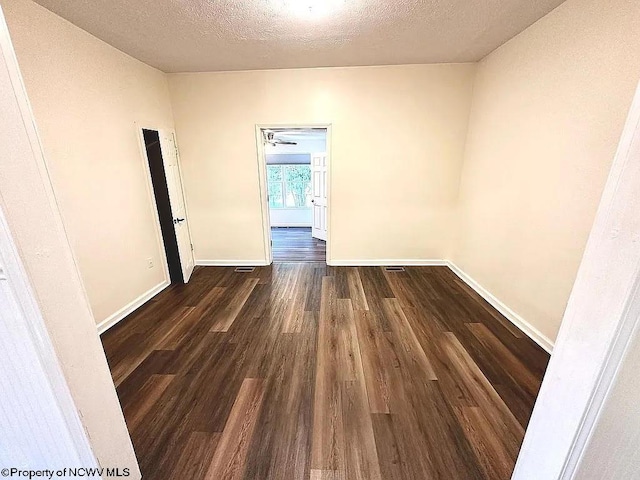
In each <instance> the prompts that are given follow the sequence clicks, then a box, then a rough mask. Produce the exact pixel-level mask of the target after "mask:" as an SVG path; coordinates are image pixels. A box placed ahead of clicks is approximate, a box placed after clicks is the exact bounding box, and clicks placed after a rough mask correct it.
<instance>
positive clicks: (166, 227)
mask: <svg viewBox="0 0 640 480" xmlns="http://www.w3.org/2000/svg"><path fill="white" fill-rule="evenodd" d="M142 139H143V141H144V148H145V153H146V158H147V162H148V165H149V174H150V180H151V186H152V190H153V197H154V200H155V202H154V203H155V205H156V209H157V212H158V221H159V224H160V232H161V234H162V235H161V236H162V243H163V246H164V251H165V256H166V260H167V270H168V275H169V279H170V281H171V283H172V284H174V283H187V282H188V281H189V277H190V276H191V273H192V272H193V268H194V265H195V261H194V257H193V244H192V243H191V233H190V231H189V226H188V221H187V214H186V206H185V201H184V192H183V188H182V175H181V173H180V166H179V163H178V149H177V146H176V143H175V136H174V134H173V132H163V131H158V130H150V129H146V128H143V129H142ZM150 268H151V265H150Z"/></svg>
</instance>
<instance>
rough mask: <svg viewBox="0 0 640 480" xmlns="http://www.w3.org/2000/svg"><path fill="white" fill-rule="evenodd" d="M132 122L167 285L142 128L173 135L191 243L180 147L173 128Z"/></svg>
mask: <svg viewBox="0 0 640 480" xmlns="http://www.w3.org/2000/svg"><path fill="white" fill-rule="evenodd" d="M134 124H135V128H136V131H137V135H138V146H139V148H140V155H141V157H140V158H141V159H142V164H143V165H142V167H143V169H144V174H145V178H146V182H145V183H146V185H147V195H148V197H149V201H150V203H151V206H152V210H153V212H152V214H153V218H154V224H155V230H156V242H157V244H158V248H159V249H160V250H159V251H160V252H161V253H162V255H160V257H161V259H160V261H161V262H162V269H163V271H164V278H165V282H166V283H167V285H168V284H170V283H171V277H170V275H169V262H168V261H167V252H166V250H165V246H164V239H163V237H162V228H161V227H160V217H159V215H158V204H157V202H156V196H155V193H154V191H153V179H152V178H151V169H150V168H149V157H148V156H147V146H146V144H145V140H144V132H143V130H154V131H156V132H158V134H159V135H160V134H162V132H163V131H164V132H168V133H169V134H170V135H172V136H173V141H174V143H175V145H176V149H177V150H178V154H177V155H176V157H177V163H178V171H179V173H180V184H181V185H182V198H183V201H184V210H185V215H186V218H187V230H188V232H189V238H190V239H191V243H192V244H193V235H192V234H191V224H190V222H189V206H188V205H187V196H186V195H185V193H184V178H183V177H182V163H181V161H180V147H178V138H177V135H176V132H175V130H172V129H166V128H165V129H163V128H159V127H156V126H146V124H143V123H139V122H135V123H134ZM191 254H192V255H193V261H194V264H195V251H193V250H192V251H191ZM187 280H188V279H187ZM185 283H186V282H185Z"/></svg>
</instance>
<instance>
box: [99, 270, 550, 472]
mask: <svg viewBox="0 0 640 480" xmlns="http://www.w3.org/2000/svg"><path fill="white" fill-rule="evenodd" d="M102 340H103V344H104V347H105V351H106V353H107V357H108V360H109V364H110V366H111V371H112V374H113V379H114V382H115V384H116V386H117V391H118V395H119V397H120V401H121V404H122V406H123V410H124V414H125V418H126V420H127V424H128V427H129V431H130V433H131V436H132V439H133V443H134V447H135V450H136V453H137V456H138V460H139V462H140V466H141V469H142V472H143V475H144V478H145V479H152V480H165V479H185V480H200V479H206V480H223V479H228V480H231V479H259V480H265V479H282V480H285V479H286V480H298V479H299V480H303V479H304V480H359V479H362V480H395V479H407V480H409V479H411V480H414V479H415V480H423V479H446V480H452V479H461V480H462V479H464V480H470V479H490V480H500V479H505V480H506V479H508V478H510V475H511V472H512V469H513V467H514V463H515V459H516V457H517V454H518V451H519V448H520V445H521V442H522V438H523V435H524V429H525V428H526V425H527V422H528V420H529V416H530V414H531V410H532V407H533V403H534V400H535V397H536V395H537V393H538V389H539V386H540V382H541V378H542V375H543V374H544V370H545V368H546V365H547V362H548V355H547V354H546V353H545V352H544V351H543V350H541V349H540V348H539V347H538V346H536V345H535V344H534V343H533V342H532V341H531V340H529V339H528V338H527V337H526V336H525V335H523V334H522V333H521V332H520V331H519V330H518V329H516V328H515V327H513V325H511V324H510V323H509V322H508V321H507V320H506V319H504V318H503V317H502V316H501V315H500V314H499V313H498V312H496V311H495V310H494V309H493V308H492V307H491V306H489V305H488V304H487V303H486V302H484V300H483V299H482V298H480V297H479V296H478V295H477V294H476V293H475V292H474V291H473V290H471V289H470V288H469V287H468V286H467V285H465V284H464V283H463V282H462V281H460V280H459V279H458V278H457V277H456V276H455V275H454V274H453V273H452V272H451V271H450V270H449V269H448V268H446V267H413V268H407V269H406V271H404V272H386V271H384V269H382V268H379V267H367V268H350V267H337V268H334V267H328V266H326V265H323V264H314V263H294V264H290V263H282V264H276V265H274V266H272V267H261V268H258V269H256V271H255V272H253V273H236V272H234V269H233V268H212V267H209V268H202V267H199V268H197V269H196V271H195V272H194V274H193V278H192V281H191V282H190V283H189V284H188V285H174V286H171V287H169V288H168V289H167V290H165V291H164V292H162V293H161V294H160V295H158V296H157V297H155V298H154V299H153V300H152V301H150V302H148V303H147V304H146V305H144V306H143V307H141V308H140V309H139V310H138V311H136V312H134V313H133V314H132V315H130V316H129V317H128V318H126V319H125V320H123V321H122V322H121V323H120V324H118V325H117V326H115V327H114V328H112V329H111V330H110V331H108V332H107V333H105V334H104V335H103V337H102Z"/></svg>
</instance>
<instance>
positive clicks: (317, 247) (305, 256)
mask: <svg viewBox="0 0 640 480" xmlns="http://www.w3.org/2000/svg"><path fill="white" fill-rule="evenodd" d="M271 240H272V241H273V261H274V262H325V261H326V258H327V242H325V241H323V240H317V239H315V238H312V237H311V228H297V227H293V228H292V227H288V228H278V227H273V228H272V229H271Z"/></svg>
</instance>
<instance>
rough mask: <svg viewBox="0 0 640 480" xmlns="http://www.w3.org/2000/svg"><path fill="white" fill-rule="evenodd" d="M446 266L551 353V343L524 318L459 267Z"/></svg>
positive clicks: (450, 263)
mask: <svg viewBox="0 0 640 480" xmlns="http://www.w3.org/2000/svg"><path fill="white" fill-rule="evenodd" d="M446 263H447V266H448V267H449V268H450V269H451V271H452V272H453V273H455V274H456V275H457V276H458V277H459V278H460V280H462V281H463V282H464V283H466V284H467V285H469V286H470V287H471V288H473V289H474V290H475V291H476V293H478V295H480V296H481V297H482V298H484V299H485V300H486V301H487V302H489V304H490V305H491V306H492V307H493V308H495V309H496V310H497V311H498V312H500V313H501V314H502V316H504V317H505V318H506V319H507V320H509V321H510V322H511V323H513V324H514V325H515V326H516V327H518V328H519V329H520V330H521V331H522V332H523V333H525V334H526V335H527V336H528V337H529V338H530V339H531V340H533V341H534V342H536V343H537V344H538V345H540V347H542V348H543V349H544V350H545V351H546V352H547V353H551V352H552V351H553V341H552V340H551V339H550V338H549V337H547V336H546V335H544V334H543V333H542V332H540V330H538V329H537V328H536V327H534V326H533V325H531V324H530V323H529V322H527V321H526V320H525V319H524V318H522V317H521V316H520V315H518V314H517V313H516V312H514V311H513V310H512V309H511V308H509V307H508V306H507V305H505V304H504V303H503V302H502V301H500V300H499V299H498V298H497V297H496V296H495V295H493V294H492V293H491V292H489V290H487V289H486V288H484V287H483V286H482V285H480V284H479V283H478V282H477V281H475V280H474V279H473V278H471V277H470V276H469V275H468V274H467V273H465V272H464V271H463V270H462V269H461V268H460V267H458V266H457V265H456V264H455V263H453V262H451V261H447V262H446Z"/></svg>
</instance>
